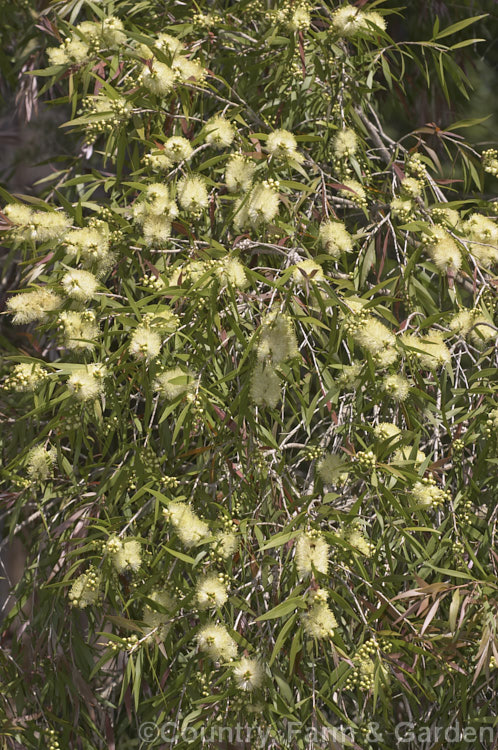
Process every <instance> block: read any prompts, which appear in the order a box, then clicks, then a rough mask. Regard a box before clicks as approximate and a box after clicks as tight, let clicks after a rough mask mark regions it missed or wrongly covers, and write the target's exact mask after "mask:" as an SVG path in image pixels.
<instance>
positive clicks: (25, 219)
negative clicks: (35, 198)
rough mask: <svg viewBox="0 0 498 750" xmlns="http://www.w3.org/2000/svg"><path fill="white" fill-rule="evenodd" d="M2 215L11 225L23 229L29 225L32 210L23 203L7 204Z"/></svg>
mask: <svg viewBox="0 0 498 750" xmlns="http://www.w3.org/2000/svg"><path fill="white" fill-rule="evenodd" d="M3 213H4V214H5V216H6V217H7V218H8V220H9V221H11V222H12V223H13V224H17V225H18V226H20V227H25V226H28V225H29V224H31V220H32V217H33V209H32V208H30V207H29V206H26V205H25V204H24V203H7V205H6V206H5V208H4V209H3Z"/></svg>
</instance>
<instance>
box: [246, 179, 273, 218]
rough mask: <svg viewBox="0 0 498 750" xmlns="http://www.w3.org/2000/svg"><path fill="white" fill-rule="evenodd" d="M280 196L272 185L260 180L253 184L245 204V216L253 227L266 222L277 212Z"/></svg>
mask: <svg viewBox="0 0 498 750" xmlns="http://www.w3.org/2000/svg"><path fill="white" fill-rule="evenodd" d="M279 203H280V196H279V194H278V192H277V191H276V190H274V189H273V188H272V187H270V186H268V185H265V183H264V182H260V183H258V184H257V185H255V187H254V189H253V191H252V193H251V196H250V198H249V202H248V204H247V216H248V218H249V221H250V222H251V224H252V226H253V227H257V226H259V225H260V224H263V223H266V224H268V223H269V222H270V221H273V219H274V218H275V217H276V215H277V214H278V206H279Z"/></svg>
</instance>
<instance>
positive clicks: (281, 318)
mask: <svg viewBox="0 0 498 750" xmlns="http://www.w3.org/2000/svg"><path fill="white" fill-rule="evenodd" d="M298 354H299V349H298V346H297V339H296V334H295V333H294V328H293V325H292V320H291V318H290V317H289V316H288V315H285V314H283V313H278V312H273V313H269V314H268V315H267V316H266V318H265V319H264V320H263V321H262V323H261V335H260V338H259V343H258V359H259V360H271V361H272V362H273V363H274V364H279V363H280V362H285V361H286V360H287V359H292V358H293V357H297V356H298Z"/></svg>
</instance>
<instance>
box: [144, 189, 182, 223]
mask: <svg viewBox="0 0 498 750" xmlns="http://www.w3.org/2000/svg"><path fill="white" fill-rule="evenodd" d="M145 196H146V202H145V207H146V215H150V214H154V215H155V216H164V217H166V218H167V219H169V220H171V219H176V217H177V216H178V207H177V205H176V203H175V201H174V200H173V199H172V198H171V196H170V194H169V190H168V186H167V185H165V184H164V183H162V182H154V183H152V185H148V186H147V189H146V191H145ZM142 205H143V204H142Z"/></svg>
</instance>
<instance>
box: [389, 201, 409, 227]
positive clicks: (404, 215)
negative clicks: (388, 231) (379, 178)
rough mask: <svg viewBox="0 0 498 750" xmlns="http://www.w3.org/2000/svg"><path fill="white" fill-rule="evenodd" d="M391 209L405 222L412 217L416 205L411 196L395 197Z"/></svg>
mask: <svg viewBox="0 0 498 750" xmlns="http://www.w3.org/2000/svg"><path fill="white" fill-rule="evenodd" d="M390 209H391V211H392V213H393V215H394V216H395V217H396V218H397V219H399V220H400V221H403V222H405V221H409V219H411V218H412V216H413V213H414V210H415V207H414V205H413V203H412V201H411V199H410V198H393V200H392V201H391V204H390Z"/></svg>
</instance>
